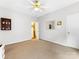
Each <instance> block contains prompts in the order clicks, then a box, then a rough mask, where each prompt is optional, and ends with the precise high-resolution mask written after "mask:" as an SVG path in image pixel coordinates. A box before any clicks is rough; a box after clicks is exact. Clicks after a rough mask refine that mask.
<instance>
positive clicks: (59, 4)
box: [0, 0, 79, 17]
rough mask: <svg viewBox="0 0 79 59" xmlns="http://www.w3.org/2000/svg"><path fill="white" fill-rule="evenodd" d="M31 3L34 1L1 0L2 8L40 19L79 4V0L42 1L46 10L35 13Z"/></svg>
mask: <svg viewBox="0 0 79 59" xmlns="http://www.w3.org/2000/svg"><path fill="white" fill-rule="evenodd" d="M30 1H32V0H0V6H1V7H4V8H9V9H11V10H14V11H19V12H22V13H27V14H28V15H30V16H33V17H38V16H41V15H44V14H47V13H49V12H54V11H56V10H58V9H60V8H64V7H66V6H69V5H71V4H74V3H76V2H78V1H79V0H40V1H41V4H42V6H41V7H43V8H44V10H42V11H41V12H40V11H34V10H33V9H32V8H31V7H32V5H31V3H30Z"/></svg>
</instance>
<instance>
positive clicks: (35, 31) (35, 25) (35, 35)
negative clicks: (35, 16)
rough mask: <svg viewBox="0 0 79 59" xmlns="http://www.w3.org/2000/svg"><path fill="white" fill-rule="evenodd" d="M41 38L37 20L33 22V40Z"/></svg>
mask: <svg viewBox="0 0 79 59" xmlns="http://www.w3.org/2000/svg"><path fill="white" fill-rule="evenodd" d="M38 39H39V24H38V22H36V21H33V22H32V40H38Z"/></svg>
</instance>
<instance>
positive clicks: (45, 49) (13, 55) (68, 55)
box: [5, 40, 79, 59]
mask: <svg viewBox="0 0 79 59" xmlns="http://www.w3.org/2000/svg"><path fill="white" fill-rule="evenodd" d="M5 49H6V51H5V55H6V56H5V59H79V50H78V49H73V48H69V47H64V46H61V45H58V44H55V43H51V42H48V41H44V40H36V41H35V40H34V41H31V40H29V41H25V42H20V43H16V44H11V45H8V46H6V47H5Z"/></svg>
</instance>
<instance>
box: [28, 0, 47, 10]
mask: <svg viewBox="0 0 79 59" xmlns="http://www.w3.org/2000/svg"><path fill="white" fill-rule="evenodd" d="M28 1H29V2H30V3H31V6H32V7H31V9H33V10H34V11H45V7H43V4H42V3H41V1H40V0H32V1H31V0H28Z"/></svg>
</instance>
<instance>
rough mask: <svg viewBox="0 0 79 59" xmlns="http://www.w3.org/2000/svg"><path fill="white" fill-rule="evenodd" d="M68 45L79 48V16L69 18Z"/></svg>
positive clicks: (74, 15)
mask: <svg viewBox="0 0 79 59" xmlns="http://www.w3.org/2000/svg"><path fill="white" fill-rule="evenodd" d="M67 32H68V34H67V37H68V39H67V44H68V45H69V46H72V47H79V44H78V43H79V14H73V15H69V16H68V17H67Z"/></svg>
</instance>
